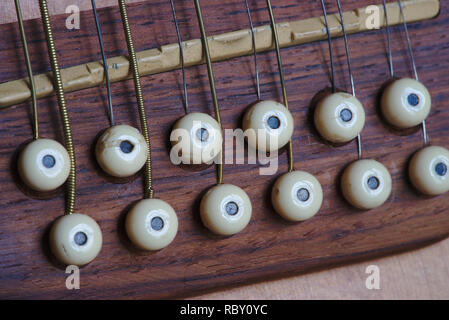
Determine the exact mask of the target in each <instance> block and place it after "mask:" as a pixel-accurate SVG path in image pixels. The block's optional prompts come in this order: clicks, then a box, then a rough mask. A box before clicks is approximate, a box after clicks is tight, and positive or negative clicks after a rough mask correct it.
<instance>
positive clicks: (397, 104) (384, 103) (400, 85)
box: [381, 0, 432, 129]
mask: <svg viewBox="0 0 449 320" xmlns="http://www.w3.org/2000/svg"><path fill="white" fill-rule="evenodd" d="M397 5H398V6H399V11H400V14H401V16H402V21H403V26H404V30H405V35H406V38H407V43H408V49H409V55H410V58H411V62H412V68H413V72H414V75H415V79H411V78H402V79H398V80H397V79H395V74H394V68H393V54H392V49H391V39H390V38H391V35H390V26H389V24H388V11H387V4H386V2H385V0H383V8H384V17H385V24H386V32H387V42H388V57H389V68H390V75H391V82H390V84H389V85H388V86H387V87H386V88H385V90H384V91H383V93H382V98H381V110H382V115H383V117H384V119H385V120H386V121H387V122H388V123H389V124H390V125H392V126H393V127H396V128H399V129H406V128H412V127H415V126H417V125H419V124H421V123H424V121H425V120H426V118H427V116H428V115H429V113H430V108H431V105H432V101H431V96H430V93H429V90H428V89H427V88H426V87H425V86H424V85H423V84H422V83H421V82H420V81H419V79H418V71H417V68H416V63H415V58H414V55H413V49H412V45H411V40H410V36H409V33H408V27H407V22H406V20H405V15H404V11H403V8H402V2H401V1H398V2H397Z"/></svg>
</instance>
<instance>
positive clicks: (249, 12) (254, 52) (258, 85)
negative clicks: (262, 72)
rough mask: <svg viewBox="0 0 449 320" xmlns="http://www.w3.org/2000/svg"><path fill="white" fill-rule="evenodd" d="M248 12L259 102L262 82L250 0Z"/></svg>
mask: <svg viewBox="0 0 449 320" xmlns="http://www.w3.org/2000/svg"><path fill="white" fill-rule="evenodd" d="M245 6H246V12H247V14H248V20H249V25H250V28H251V39H252V42H253V55H254V70H255V73H256V89H257V100H259V101H260V100H261V99H260V80H259V68H258V67H257V48H256V34H255V30H254V24H253V19H252V18H251V10H250V9H249V4H248V0H245Z"/></svg>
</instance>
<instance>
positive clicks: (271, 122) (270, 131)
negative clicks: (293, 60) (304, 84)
mask: <svg viewBox="0 0 449 320" xmlns="http://www.w3.org/2000/svg"><path fill="white" fill-rule="evenodd" d="M245 6H246V11H247V14H248V20H249V24H250V28H251V37H252V44H253V56H254V67H255V75H256V89H257V102H256V103H254V104H253V105H252V106H250V107H249V108H248V110H247V111H246V112H245V114H244V116H243V123H242V128H243V130H244V131H245V132H249V134H248V135H245V136H246V139H247V142H248V145H249V146H251V147H252V148H254V149H256V150H261V151H264V152H273V151H277V150H279V149H280V148H282V147H284V146H285V145H287V144H288V143H289V141H290V139H291V137H292V135H293V131H294V120H293V116H292V114H291V113H290V111H289V110H288V105H284V104H282V103H279V102H277V101H272V100H262V99H261V94H260V81H259V70H258V67H257V48H256V37H255V29H254V25H253V21H252V18H251V11H250V8H249V5H248V0H245ZM278 63H279V64H281V63H282V62H281V61H280V60H279V59H278ZM279 73H280V78H281V86H282V87H284V86H285V84H284V74H283V69H282V66H281V67H280V68H279Z"/></svg>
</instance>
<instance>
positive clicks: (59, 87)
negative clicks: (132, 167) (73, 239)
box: [39, 0, 76, 214]
mask: <svg viewBox="0 0 449 320" xmlns="http://www.w3.org/2000/svg"><path fill="white" fill-rule="evenodd" d="M39 5H40V6H39V7H40V11H41V16H42V22H43V25H44V32H45V36H46V38H47V47H48V55H49V58H50V64H51V68H52V70H53V81H54V85H55V90H56V97H57V99H58V104H59V112H60V114H61V118H62V124H63V128H64V136H65V144H66V147H67V152H68V154H69V159H70V173H69V177H68V178H67V193H66V214H72V213H73V211H74V207H75V196H76V195H75V193H76V192H75V191H76V164H75V151H74V148H73V139H72V130H71V128H70V119H69V115H68V112H67V105H66V101H65V97H64V88H63V83H62V78H61V71H60V69H59V62H58V56H57V52H56V47H55V42H54V38H53V31H52V28H51V21H50V13H49V12H48V5H47V1H46V0H40V1H39Z"/></svg>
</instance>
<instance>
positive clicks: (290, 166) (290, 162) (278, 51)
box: [267, 0, 294, 172]
mask: <svg viewBox="0 0 449 320" xmlns="http://www.w3.org/2000/svg"><path fill="white" fill-rule="evenodd" d="M267 7H268V12H269V14H270V24H271V30H272V32H273V39H274V44H275V49H276V57H277V61H278V69H279V77H280V79H281V88H282V96H283V99H284V105H285V107H286V108H287V109H288V100H287V89H286V87H285V80H284V68H283V67H282V59H281V49H280V46H279V37H278V33H277V27H276V21H275V19H274V14H273V7H272V6H271V1H270V0H267ZM293 162H294V159H293V143H292V139H290V141H289V142H288V172H292V171H293V170H294V165H293Z"/></svg>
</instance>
